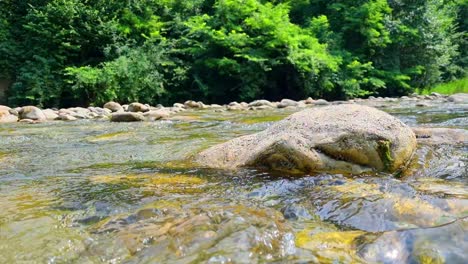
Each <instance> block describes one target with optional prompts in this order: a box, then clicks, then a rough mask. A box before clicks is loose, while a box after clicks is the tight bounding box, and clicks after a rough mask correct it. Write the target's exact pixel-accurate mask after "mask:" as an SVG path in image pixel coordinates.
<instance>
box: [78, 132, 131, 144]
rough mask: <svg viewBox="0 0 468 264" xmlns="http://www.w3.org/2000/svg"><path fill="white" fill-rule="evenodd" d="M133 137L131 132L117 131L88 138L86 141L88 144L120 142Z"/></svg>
mask: <svg viewBox="0 0 468 264" xmlns="http://www.w3.org/2000/svg"><path fill="white" fill-rule="evenodd" d="M131 135H133V133H132V132H125V131H118V132H112V133H105V134H101V135H97V136H91V137H88V138H87V140H88V141H90V142H98V141H107V140H122V139H126V138H128V137H129V136H131Z"/></svg>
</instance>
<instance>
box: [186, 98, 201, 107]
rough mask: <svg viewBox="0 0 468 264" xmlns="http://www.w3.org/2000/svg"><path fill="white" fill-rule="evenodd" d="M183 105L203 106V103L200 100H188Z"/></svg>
mask: <svg viewBox="0 0 468 264" xmlns="http://www.w3.org/2000/svg"><path fill="white" fill-rule="evenodd" d="M184 106H185V107H186V108H200V109H202V108H204V104H203V103H202V102H195V101H192V100H188V101H186V102H185V103H184Z"/></svg>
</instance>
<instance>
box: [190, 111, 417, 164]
mask: <svg viewBox="0 0 468 264" xmlns="http://www.w3.org/2000/svg"><path fill="white" fill-rule="evenodd" d="M415 148H416V137H415V135H414V133H413V131H412V130H411V129H410V128H409V127H407V126H406V125H405V124H403V123H402V122H401V121H399V120H398V119H396V118H395V117H392V116H390V115H389V114H387V113H385V112H382V111H379V110H377V109H375V108H371V107H367V106H360V105H337V106H329V107H324V108H314V109H308V110H304V111H301V112H298V113H295V114H293V115H291V116H289V117H288V118H286V119H284V120H282V121H280V122H278V123H276V124H274V125H273V126H271V127H269V128H268V129H266V130H265V131H263V132H260V133H257V134H253V135H247V136H243V137H240V138H236V139H233V140H231V141H228V142H226V143H224V144H220V145H217V146H214V147H211V148H209V149H208V150H205V151H203V152H202V153H200V154H199V155H198V156H197V157H196V161H197V162H198V163H199V164H201V165H203V166H207V167H213V168H225V169H234V168H239V167H266V168H269V169H272V170H284V171H296V172H312V171H342V172H362V171H367V170H371V169H376V170H384V171H390V172H392V171H395V170H397V169H399V168H401V167H402V166H403V165H405V164H406V162H407V161H408V159H409V158H410V157H411V155H412V153H413V151H414V149H415Z"/></svg>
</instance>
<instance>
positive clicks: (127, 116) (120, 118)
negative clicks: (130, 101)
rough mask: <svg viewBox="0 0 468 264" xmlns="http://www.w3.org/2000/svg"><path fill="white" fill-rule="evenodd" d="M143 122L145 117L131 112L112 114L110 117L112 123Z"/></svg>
mask: <svg viewBox="0 0 468 264" xmlns="http://www.w3.org/2000/svg"><path fill="white" fill-rule="evenodd" d="M144 120H145V117H144V116H143V115H142V114H140V113H132V112H125V113H114V114H112V116H111V121H112V122H138V121H144Z"/></svg>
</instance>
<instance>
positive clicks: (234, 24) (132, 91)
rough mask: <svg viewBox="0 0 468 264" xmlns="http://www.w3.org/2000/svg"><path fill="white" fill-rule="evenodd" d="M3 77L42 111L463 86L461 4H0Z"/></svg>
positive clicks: (414, 0)
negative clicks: (112, 102)
mask: <svg viewBox="0 0 468 264" xmlns="http://www.w3.org/2000/svg"><path fill="white" fill-rule="evenodd" d="M0 8H1V10H2V11H3V12H1V13H0V79H6V80H9V81H11V83H12V85H11V87H10V89H9V91H8V93H9V103H10V104H12V105H15V104H16V105H18V104H36V105H42V106H67V105H76V104H82V105H87V104H97V105H99V104H102V103H104V102H106V101H108V100H116V101H120V102H131V101H140V102H145V103H172V102H174V101H183V100H186V99H198V100H206V101H208V102H217V103H220V102H228V101H232V100H252V99H255V98H259V97H264V98H267V99H274V100H276V99H280V98H284V97H289V98H293V99H299V98H304V97H306V96H313V97H326V98H331V99H336V98H341V99H344V98H350V97H361V96H368V95H371V94H372V95H382V96H394V95H403V94H408V93H411V92H413V90H414V89H415V88H421V87H431V86H433V85H435V84H437V83H440V82H443V81H445V80H453V79H456V78H463V77H466V73H467V70H466V69H467V65H468V64H467V63H468V61H467V57H468V56H467V54H466V52H467V50H468V48H467V28H468V25H467V22H466V21H467V18H466V16H467V14H468V12H467V10H468V1H467V0H398V1H390V0H388V1H387V0H358V1H346V0H296V1H290V0H270V1H267V0H262V1H261V0H134V1H110V0H86V1H82V0H35V1H31V0H26V1H13V0H4V1H1V2H0Z"/></svg>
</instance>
